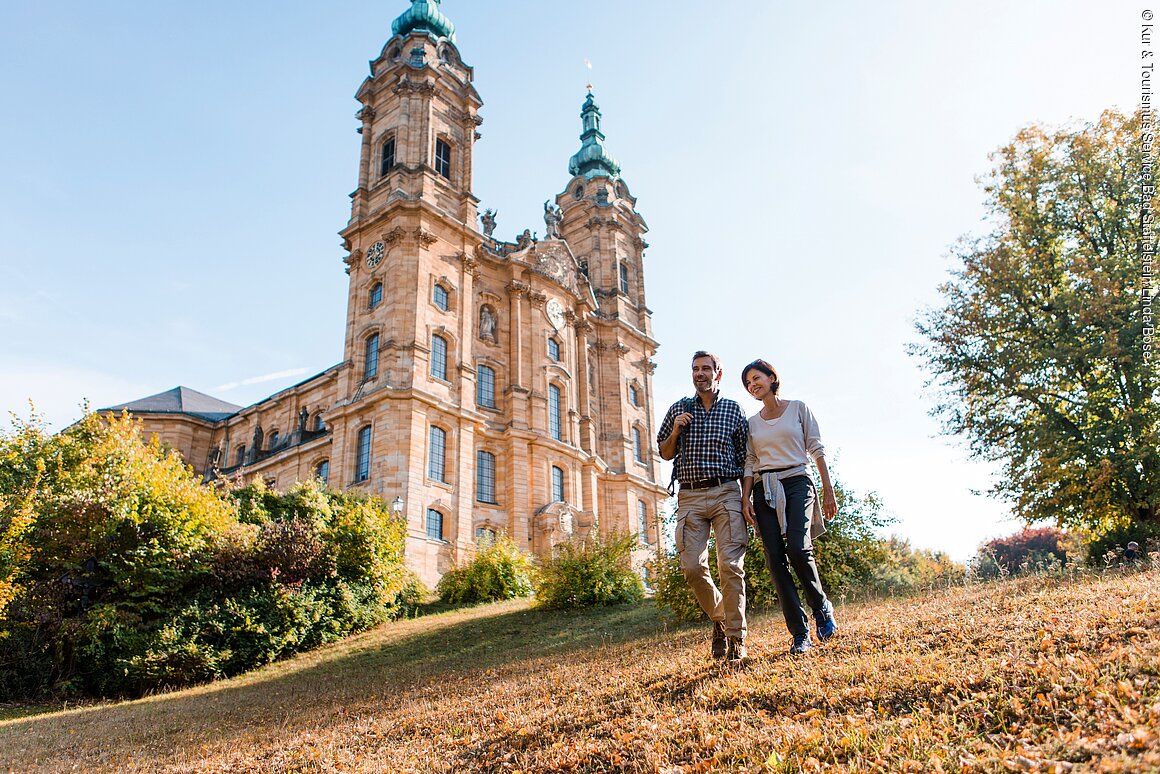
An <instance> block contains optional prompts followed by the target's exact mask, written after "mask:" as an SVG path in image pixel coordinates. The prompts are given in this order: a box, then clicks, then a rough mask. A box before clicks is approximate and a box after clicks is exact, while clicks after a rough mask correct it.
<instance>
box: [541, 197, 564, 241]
mask: <svg viewBox="0 0 1160 774" xmlns="http://www.w3.org/2000/svg"><path fill="white" fill-rule="evenodd" d="M563 222H564V216H563V215H562V214H561V213H560V208H559V207H555V206H553V205H552V204H551V199H549V200H548V201H546V202H544V228H545V231H544V239H559V238H560V224H561V223H563Z"/></svg>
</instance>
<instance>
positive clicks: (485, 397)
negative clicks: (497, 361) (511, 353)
mask: <svg viewBox="0 0 1160 774" xmlns="http://www.w3.org/2000/svg"><path fill="white" fill-rule="evenodd" d="M475 402H476V403H478V404H479V405H481V406H483V407H485V408H495V371H494V370H493V369H492V368H491V367H490V366H485V365H480V366H479V367H478V368H477V369H476V370H475Z"/></svg>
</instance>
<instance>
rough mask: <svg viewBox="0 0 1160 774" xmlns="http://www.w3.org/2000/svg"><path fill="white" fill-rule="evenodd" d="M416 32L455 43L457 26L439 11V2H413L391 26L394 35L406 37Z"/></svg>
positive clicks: (434, 0) (422, 0) (420, 0)
mask: <svg viewBox="0 0 1160 774" xmlns="http://www.w3.org/2000/svg"><path fill="white" fill-rule="evenodd" d="M415 30H420V31H422V32H426V33H428V34H430V35H431V36H432V37H436V38H447V39H448V40H450V41H451V42H452V43H454V42H455V25H454V24H452V23H451V20H450V19H448V18H447V17H446V16H444V15H443V12H442V11H440V10H439V0H411V7H410V8H408V9H407V10H406V11H403V13H402V14H401V15H400V16H399V18H397V19H395V21H394V22H393V23H392V24H391V34H393V35H406V34H407V33H408V32H414V31H415Z"/></svg>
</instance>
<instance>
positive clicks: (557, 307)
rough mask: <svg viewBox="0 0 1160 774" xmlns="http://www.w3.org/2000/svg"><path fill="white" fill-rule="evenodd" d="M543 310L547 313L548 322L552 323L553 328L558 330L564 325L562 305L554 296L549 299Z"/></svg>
mask: <svg viewBox="0 0 1160 774" xmlns="http://www.w3.org/2000/svg"><path fill="white" fill-rule="evenodd" d="M544 312H545V313H546V314H547V315H548V322H550V323H551V324H552V327H553V328H555V329H556V330H560V329H561V328H563V327H564V306H563V305H562V304H561V303H560V302H559V301H557V300H556V299H554V298H552V299H549V300H548V303H547V305H546V306H545V307H544Z"/></svg>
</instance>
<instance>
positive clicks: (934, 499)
mask: <svg viewBox="0 0 1160 774" xmlns="http://www.w3.org/2000/svg"><path fill="white" fill-rule="evenodd" d="M406 6H407V3H406V2H405V1H404V0H337V1H336V2H329V3H306V2H276V3H275V2H266V1H262V0H256V1H254V2H247V3H236V2H220V1H217V0H206V1H203V2H199V3H189V2H185V3H177V2H150V3H145V2H138V3H129V2H119V1H118V0H108V1H106V2H101V3H91V2H78V1H75V0H61V1H60V2H53V3H40V2H28V1H23V2H22V1H21V0H17V1H16V2H10V3H6V4H5V5H4V6H3V8H2V9H0V95H3V100H4V120H3V121H0V409H4V410H10V411H17V412H19V413H26V412H27V408H26V407H27V400H28V399H32V400H33V401H35V402H36V404H37V406H38V408H39V409H40V410H41V411H43V412H44V413H45V414H46V415H47V417H48V418H49V420H50V421H51V422H52V423H53V424H54V426H57V427H61V426H63V425H64V424H67V423H68V422H69V421H71V420H72V419H75V418H76V417H77V416H78V415H79V411H80V410H79V408H78V407H79V405H80V403H81V402H82V401H83V400H86V399H87V400H88V401H90V403H91V404H92V405H93V406H94V407H99V406H104V405H111V404H115V403H119V402H123V401H127V400H131V399H134V398H139V397H143V396H145V395H150V394H153V393H156V392H160V391H162V390H165V389H169V388H171V387H174V386H176V385H178V384H184V385H187V386H190V387H193V388H194V389H198V390H202V391H205V392H209V393H211V394H214V395H216V396H217V397H220V398H222V399H225V400H229V401H231V402H234V403H239V404H243V405H244V404H248V403H251V402H253V401H255V400H258V399H260V398H262V397H264V396H266V395H268V394H270V393H272V392H274V391H276V390H278V389H281V388H283V387H285V386H288V385H290V384H293V383H295V382H297V381H299V380H301V379H302V378H304V377H305V376H309V375H312V374H314V373H317V372H319V371H322V370H323V369H325V368H327V367H329V366H331V365H333V364H335V363H337V362H338V361H339V359H340V358H341V357H342V335H343V326H344V320H345V303H346V279H347V278H346V275H345V274H344V273H343V264H342V255H343V252H342V250H341V249H340V246H339V238H338V236H337V235H336V232H337V231H339V230H340V229H341V228H342V227H343V226H344V225H345V223H346V220H347V218H348V217H349V199H348V197H347V194H348V193H349V192H350V191H352V190H353V189H354V187H355V185H356V173H357V163H358V152H359V137H358V135H357V134H356V133H355V129H356V127H357V125H358V123H357V122H356V120H355V118H354V113H355V111H356V110H357V108H358V105H357V103H356V102H355V100H354V98H353V95H354V93H355V90H356V89H357V88H358V86H359V84H360V83H361V82H362V79H363V78H364V77H365V76H366V74H367V62H368V60H370V59H373V58H375V57H376V56H377V55H378V53H379V51H380V50H381V48H382V46H383V44H384V42H385V41H386V40H387V38H388V37H389V36H390V23H391V20H392V19H393V18H394V17H396V16H397V15H398V14H399V13H401V12H402V11H403V10H404V9H405V8H406ZM1144 7H1145V6H1138V5H1135V4H1129V3H1125V2H1119V1H1116V2H1102V3H1093V2H1090V1H1085V2H1079V1H1076V2H1062V1H1056V2H1019V3H1011V2H992V1H984V2H954V3H931V2H928V1H921V2H920V1H918V0H916V1H914V2H881V3H854V2H838V3H828V4H824V5H823V4H804V3H793V4H790V3H782V2H777V3H770V2H758V3H751V4H749V5H745V4H718V5H712V6H710V5H709V4H706V3H701V2H692V0H685V1H682V0H672V1H670V2H662V1H661V0H638V2H633V3H625V2H623V0H621V2H610V1H608V2H606V1H604V0H592V1H591V2H585V3H576V2H565V1H560V2H553V3H543V2H525V1H522V0H510V1H505V2H488V3H481V2H469V1H468V0H445V1H444V3H443V10H444V12H445V13H446V14H447V15H448V16H449V17H450V18H451V19H452V20H453V21H454V22H455V24H456V27H457V33H458V45H459V49H460V52H461V53H462V55H463V57H464V60H465V61H466V62H467V63H468V64H470V65H472V66H474V67H475V69H476V86H477V87H478V89H479V91H480V93H481V95H482V97H483V99H484V102H485V105H484V108H483V111H482V115H483V116H484V119H485V123H484V124H483V126H482V127H481V132H482V134H483V139H482V140H480V141H479V142H478V143H477V145H476V171H475V192H476V195H477V196H479V197H480V198H481V200H482V205H481V206H482V207H493V208H496V209H498V211H499V227H498V229H497V232H496V235H497V236H500V237H504V238H509V239H510V238H512V237H514V235H515V234H517V233H518V232H520V231H522V230H523V229H524V228H531V229H533V230H538V231H541V232H542V230H543V221H542V218H541V214H542V203H543V201H544V200H545V199H547V198H549V197H551V196H555V194H557V193H558V192H559V191H561V190H562V189H563V188H564V186H565V185H566V183H567V182H568V175H567V160H568V157H569V156H570V155H571V154H572V153H573V152H575V150H576V149H577V148H578V147H579V140H578V135H579V132H580V119H579V109H580V105H581V102H582V100H583V97H584V87H585V83H586V82H587V81H588V80H589V79H591V81H592V82H593V84H594V85H595V90H596V96H597V99H598V101H599V103H600V105H601V107H602V109H603V112H604V129H605V132H606V134H607V135H608V141H607V145H608V148H609V149H610V151H611V152H612V153H613V154H614V155H616V156H617V158H618V159H619V161H620V163H621V165H622V168H623V176H624V179H625V180H626V182H627V183H628V185H629V187H630V188H631V190H632V192H633V194H634V195H635V196H637V197H638V199H639V203H638V209H639V210H640V212H641V213H642V214H643V216H644V217H645V219H646V221H647V222H648V224H649V226H650V229H651V231H650V233H649V235H648V237H647V239H648V241H649V243H650V245H651V247H650V249H649V250H648V251H647V253H646V259H645V261H646V263H645V270H646V283H647V295H648V303H649V306H650V308H651V309H652V310H653V324H654V334H655V336H656V338H657V339H658V340H659V341H660V342H661V349H660V352H659V353H658V356H657V360H658V362H659V368H658V370H657V372H656V377H655V393H656V410H657V412H658V414H660V413H662V412H663V411H664V410H665V408H667V406H668V405H669V404H670V403H671V402H672V401H673V400H675V399H676V398H678V397H679V396H680V395H682V394H685V393H688V392H690V391H691V387H690V382H689V370H688V357H689V354H690V353H691V352H692V351H694V350H696V349H699V348H708V349H712V350H715V351H717V352H719V353H720V355H721V356H722V358H723V359H724V361H725V367H726V375H725V382H724V384H725V392H726V394H727V395H729V396H730V397H733V398H735V399H736V400H738V401H739V402H740V403H741V404H742V406H743V407H744V408H745V409H746V410H747V411H753V410H756V408H757V404H756V403H755V402H754V401H752V399H750V398H749V397H748V396H746V395H745V394H744V392H743V391H742V390H741V387H740V380H739V378H738V373H737V371H738V368H739V367H740V366H741V365H742V364H744V363H745V362H748V361H749V360H751V359H753V358H755V357H764V358H766V359H768V360H770V361H771V362H773V363H774V364H775V365H776V366H777V367H778V369H779V370H780V371H781V374H782V380H783V394H784V395H785V396H786V397H791V398H801V399H803V400H806V401H807V402H808V403H810V405H811V406H812V407H813V409H814V411H815V413H816V414H817V416H818V417H819V421H820V423H821V427H822V432H823V437H824V438H825V439H826V443H827V447H828V448H829V449H830V452H831V453H830V457H831V458H832V459H833V458H834V457H835V456H836V460H834V461H833V467H834V468H835V469H836V471H837V473H838V475H839V476H840V477H841V478H842V479H843V480H844V481H845V482H846V483H847V484H849V485H850V486H852V487H853V488H855V489H856V490H859V491H869V490H875V491H877V492H879V494H880V495H881V496H882V497H883V499H884V500H885V503H886V506H887V508H888V510H890V511H891V512H892V513H894V514H895V515H896V516H897V517H898V519H899V521H898V523H897V524H896V525H895V526H894V528H893V531H895V532H897V533H899V534H901V535H904V536H906V537H908V538H910V539H911V541H912V542H913V543H914V544H915V545H917V546H920V547H927V548H936V549H941V550H945V551H947V552H949V553H950V554H951V555H952V556H954V557H956V558H959V559H965V558H967V557H968V556H970V555H971V554H972V553H973V552H974V549H975V548H976V547H977V545H978V544H979V542H980V541H982V540H984V539H986V538H988V537H992V536H996V535H1000V534H1006V533H1009V532H1011V531H1013V530H1014V529H1015V528H1016V525H1015V524H1013V523H1011V522H1009V521H1006V520H1005V519H1006V518H1007V516H1006V514H1007V509H1006V507H1005V506H1004V505H1003V504H1002V503H997V502H993V501H991V500H989V499H987V498H985V497H983V496H981V495H977V494H973V493H972V491H973V490H985V489H986V488H987V486H988V484H989V482H990V481H991V480H992V479H991V477H992V476H993V475H994V473H995V472H996V471H995V470H994V469H993V468H991V467H990V466H988V465H984V464H980V463H975V462H972V461H970V460H969V459H968V457H967V454H966V452H965V450H964V449H963V447H962V445H961V444H959V443H957V442H956V441H954V439H948V438H945V437H941V436H940V435H939V427H938V424H937V422H936V421H935V420H933V419H931V418H930V417H929V416H928V415H927V412H928V410H929V408H930V407H931V405H932V403H933V398H932V396H930V395H927V394H925V393H924V391H923V381H924V377H923V373H922V371H921V369H920V364H919V363H918V362H917V361H915V360H914V359H913V358H911V357H909V356H908V355H907V354H906V353H905V345H906V343H907V342H911V341H914V340H915V334H914V332H913V320H914V318H915V315H916V313H917V312H918V310H919V309H921V308H922V307H924V306H926V305H930V304H933V303H936V302H937V299H938V296H937V292H936V288H937V286H938V284H939V283H940V282H942V281H944V280H945V279H946V278H947V273H948V271H949V270H950V269H951V268H952V267H953V262H952V261H951V260H950V259H949V257H948V251H949V248H950V247H951V245H952V244H953V243H954V242H955V240H956V239H957V238H958V237H960V236H962V235H964V234H972V233H975V234H978V233H983V232H984V231H985V229H986V223H985V222H984V221H983V217H984V210H983V207H982V203H983V192H982V190H981V188H980V186H979V185H978V183H977V182H976V180H977V178H979V177H980V176H982V175H984V174H985V173H986V172H987V170H988V169H989V161H988V158H987V156H988V153H990V152H991V151H993V150H994V149H995V148H997V147H999V146H1000V145H1001V144H1003V143H1004V142H1006V141H1007V140H1009V139H1010V138H1011V137H1012V136H1013V135H1014V134H1015V133H1016V132H1017V131H1018V130H1019V128H1021V127H1023V126H1025V125H1027V124H1030V123H1034V122H1039V123H1046V124H1050V125H1058V124H1061V123H1065V122H1069V121H1074V120H1092V119H1094V118H1095V117H1096V116H1098V114H1099V113H1100V111H1102V110H1104V109H1106V108H1109V107H1118V108H1120V109H1121V110H1125V111H1127V110H1131V109H1132V107H1133V106H1134V104H1135V102H1136V100H1137V99H1138V94H1137V93H1136V91H1137V89H1138V85H1137V83H1138V78H1137V71H1136V63H1137V57H1138V56H1139V45H1138V43H1139V31H1140V30H1139V25H1140V12H1141V10H1143V8H1144ZM586 59H587V60H590V61H591V62H592V65H593V66H592V69H591V71H589V70H588V69H587V68H586V67H585V64H584V62H585V60H586Z"/></svg>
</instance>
